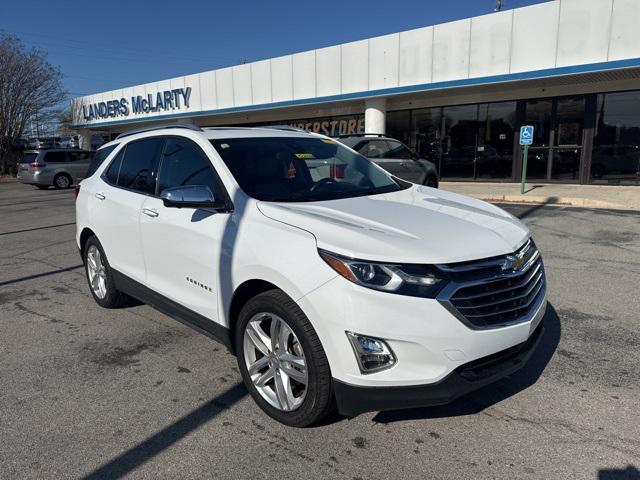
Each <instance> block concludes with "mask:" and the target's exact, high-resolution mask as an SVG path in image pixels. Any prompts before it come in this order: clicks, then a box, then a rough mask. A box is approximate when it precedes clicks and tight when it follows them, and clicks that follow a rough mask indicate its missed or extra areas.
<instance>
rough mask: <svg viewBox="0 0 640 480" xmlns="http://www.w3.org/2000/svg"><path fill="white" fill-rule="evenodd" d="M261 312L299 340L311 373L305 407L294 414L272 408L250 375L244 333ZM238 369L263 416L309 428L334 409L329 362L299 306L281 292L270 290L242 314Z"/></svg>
mask: <svg viewBox="0 0 640 480" xmlns="http://www.w3.org/2000/svg"><path fill="white" fill-rule="evenodd" d="M261 312H268V313H273V314H275V315H277V316H279V317H280V318H281V319H283V320H284V321H285V323H286V324H287V325H288V326H289V327H290V328H291V330H293V332H294V333H295V335H296V336H297V337H298V340H299V342H300V345H301V347H302V350H303V352H304V356H305V361H306V364H307V370H308V384H307V391H306V394H305V397H304V400H303V402H302V404H301V405H300V406H299V407H298V408H296V409H295V410H292V411H283V410H279V409H277V408H275V407H273V406H272V405H270V404H269V403H268V402H267V401H266V400H265V399H264V398H262V396H261V395H260V393H259V392H258V390H257V389H256V387H255V386H254V384H253V382H252V380H251V377H250V375H249V373H248V371H247V366H246V363H245V357H244V332H245V329H246V327H247V324H248V323H249V320H250V319H251V318H252V317H253V316H254V315H256V314H258V313H261ZM235 345H236V352H237V357H238V366H239V367H240V373H241V375H242V379H243V380H244V384H245V386H246V387H247V390H248V391H249V393H250V394H251V396H252V397H253V399H254V400H255V402H256V403H257V404H258V406H259V407H260V408H261V409H262V410H264V412H265V413H266V414H267V415H269V416H270V417H271V418H273V419H275V420H277V421H278V422H280V423H283V424H285V425H288V426H291V427H308V426H310V425H313V424H314V423H317V422H318V421H320V420H321V419H322V418H324V417H325V416H327V415H328V414H329V413H331V411H332V410H333V409H334V406H335V402H334V397H333V383H332V379H331V369H330V368H329V362H328V361H327V357H326V355H325V353H324V349H323V348H322V344H321V343H320V339H319V338H318V336H317V334H316V332H315V330H314V329H313V326H312V325H311V323H310V322H309V319H308V318H307V316H306V315H305V314H304V312H303V311H302V310H301V309H300V307H298V305H297V304H296V303H295V302H294V301H293V300H292V299H291V298H289V297H288V296H287V295H286V294H285V293H284V292H282V291H281V290H276V289H274V290H268V291H266V292H263V293H261V294H259V295H257V296H255V297H253V298H252V299H250V300H249V301H248V302H247V303H246V304H245V305H244V307H243V308H242V310H241V311H240V315H239V318H238V324H237V328H236V331H235Z"/></svg>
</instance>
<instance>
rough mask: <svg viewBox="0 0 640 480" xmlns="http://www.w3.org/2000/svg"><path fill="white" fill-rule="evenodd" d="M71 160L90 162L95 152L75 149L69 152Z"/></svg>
mask: <svg viewBox="0 0 640 480" xmlns="http://www.w3.org/2000/svg"><path fill="white" fill-rule="evenodd" d="M67 155H69V161H70V162H88V161H89V160H90V159H91V157H92V156H93V152H83V151H74V152H67Z"/></svg>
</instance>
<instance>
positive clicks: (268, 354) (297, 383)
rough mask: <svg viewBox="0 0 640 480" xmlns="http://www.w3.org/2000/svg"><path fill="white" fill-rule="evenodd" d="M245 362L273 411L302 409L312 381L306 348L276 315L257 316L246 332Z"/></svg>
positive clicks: (248, 325)
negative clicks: (308, 386) (308, 369)
mask: <svg viewBox="0 0 640 480" xmlns="http://www.w3.org/2000/svg"><path fill="white" fill-rule="evenodd" d="M243 341H244V361H245V365H246V367H247V371H248V372H249V376H250V378H251V382H252V383H253V385H254V387H255V388H256V390H257V391H258V393H259V394H260V395H261V396H262V398H264V399H265V400H266V401H267V402H268V403H269V404H270V405H271V406H272V407H274V408H277V409H278V410H282V411H292V410H295V409H296V408H298V407H299V406H300V405H302V402H303V401H304V398H305V395H306V392H307V384H308V381H309V377H308V372H307V362H306V359H305V356H304V351H303V349H302V345H301V343H300V341H299V340H298V337H297V336H296V334H295V333H294V332H293V330H292V329H291V327H289V325H287V323H286V322H285V321H284V320H283V319H282V318H280V317H279V316H277V315H275V314H273V313H267V312H261V313H257V314H256V315H254V316H253V317H251V320H249V322H248V323H247V326H246V328H245V331H244V339H243Z"/></svg>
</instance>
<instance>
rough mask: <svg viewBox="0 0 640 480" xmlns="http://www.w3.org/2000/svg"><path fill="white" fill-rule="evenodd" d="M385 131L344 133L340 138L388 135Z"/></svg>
mask: <svg viewBox="0 0 640 480" xmlns="http://www.w3.org/2000/svg"><path fill="white" fill-rule="evenodd" d="M386 136H387V135H386V134H384V133H346V134H344V135H338V138H346V137H386Z"/></svg>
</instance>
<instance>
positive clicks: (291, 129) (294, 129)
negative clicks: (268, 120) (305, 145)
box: [258, 125, 311, 133]
mask: <svg viewBox="0 0 640 480" xmlns="http://www.w3.org/2000/svg"><path fill="white" fill-rule="evenodd" d="M258 128H270V129H272V130H284V131H286V132H302V133H311V132H309V130H305V129H304V128H298V127H292V126H291V125H261V126H260V127H258Z"/></svg>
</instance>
